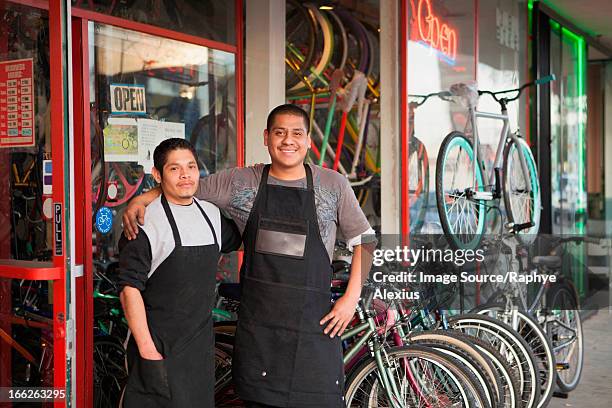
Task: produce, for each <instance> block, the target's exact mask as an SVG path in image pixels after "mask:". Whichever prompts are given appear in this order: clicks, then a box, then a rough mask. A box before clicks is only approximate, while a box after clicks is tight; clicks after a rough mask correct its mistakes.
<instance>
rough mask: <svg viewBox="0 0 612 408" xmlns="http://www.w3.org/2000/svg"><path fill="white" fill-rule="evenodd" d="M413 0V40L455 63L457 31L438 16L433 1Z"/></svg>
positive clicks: (411, 4)
mask: <svg viewBox="0 0 612 408" xmlns="http://www.w3.org/2000/svg"><path fill="white" fill-rule="evenodd" d="M415 1H416V0H411V2H410V6H411V8H412V13H413V16H414V17H413V18H414V20H415V21H413V22H414V24H413V27H414V28H413V30H412V33H411V39H413V40H415V41H420V42H423V43H425V44H426V45H427V46H429V47H431V48H433V49H435V50H437V51H439V52H440V53H441V54H442V55H443V56H444V57H446V59H448V60H449V61H450V62H452V63H454V62H455V60H456V59H457V31H456V30H455V29H454V28H452V27H451V26H450V25H449V24H448V23H447V22H445V21H444V20H443V18H442V17H440V16H439V15H437V14H436V13H435V11H434V9H433V6H432V4H431V3H432V0H418V1H417V2H416V3H415Z"/></svg>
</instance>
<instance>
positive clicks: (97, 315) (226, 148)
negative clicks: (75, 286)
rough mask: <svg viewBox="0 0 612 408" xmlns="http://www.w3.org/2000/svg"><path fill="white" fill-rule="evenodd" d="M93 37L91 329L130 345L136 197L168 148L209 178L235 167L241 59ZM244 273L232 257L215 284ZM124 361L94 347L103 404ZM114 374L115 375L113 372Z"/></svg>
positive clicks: (99, 33) (101, 34)
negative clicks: (122, 267)
mask: <svg viewBox="0 0 612 408" xmlns="http://www.w3.org/2000/svg"><path fill="white" fill-rule="evenodd" d="M88 37H89V38H88V44H89V50H88V51H89V52H88V55H89V79H90V83H89V89H90V91H89V97H90V101H89V102H90V118H91V122H90V123H91V125H90V134H91V181H92V212H91V216H92V219H93V240H92V245H93V249H92V252H93V268H92V270H93V272H94V277H93V282H94V287H93V289H94V293H93V297H94V299H93V300H94V316H93V318H94V322H93V327H94V336H96V339H99V338H102V339H110V340H112V341H113V344H122V343H123V342H124V341H125V340H126V336H127V325H126V323H125V320H123V319H122V313H121V305H120V303H119V299H118V295H119V293H118V290H117V289H118V288H117V286H116V278H117V275H116V272H117V266H118V256H119V248H118V242H119V239H120V238H121V235H122V232H123V230H122V225H121V216H122V214H123V211H124V210H125V208H126V207H127V204H128V202H129V200H130V199H131V198H133V197H134V196H136V195H138V194H140V193H142V192H144V191H147V190H149V189H150V188H152V187H154V186H155V182H154V180H153V177H152V175H151V169H152V167H153V152H154V150H155V147H156V146H157V145H158V144H159V143H160V142H161V141H162V140H165V139H167V138H170V137H178V138H184V139H186V140H188V141H190V142H191V143H192V144H193V145H194V147H195V149H196V152H197V160H198V167H199V169H200V176H201V177H205V176H207V175H209V174H211V173H215V172H218V171H220V170H223V169H226V168H232V167H235V166H236V164H237V161H236V158H237V154H236V153H237V152H236V140H237V137H236V120H237V119H236V78H235V65H236V61H235V58H236V57H235V55H234V54H232V53H227V52H224V51H219V50H215V49H212V48H208V47H203V46H200V45H195V44H191V43H186V42H181V41H176V40H173V39H169V38H164V37H159V36H153V35H149V34H145V33H141V32H136V31H131V30H127V29H123V28H118V27H114V26H111V25H106V24H100V23H93V22H90V23H89V28H88ZM237 271H238V268H237V256H236V255H235V254H232V256H225V257H223V258H222V260H221V261H220V263H219V270H218V275H217V279H218V280H219V281H222V280H233V279H235V277H236V274H237ZM122 361H123V349H122V348H121V347H114V346H112V344H111V345H110V346H108V342H95V343H94V364H95V370H96V371H95V372H94V398H95V401H96V406H116V405H117V403H118V400H119V397H120V393H121V389H122V387H123V385H124V382H125V371H124V370H121V369H120V368H121V367H123V365H122V364H121V362H122ZM109 362H110V363H109ZM117 362H119V363H118V364H117ZM109 367H111V368H112V367H116V368H117V370H115V371H111V372H110V373H108V372H107V370H108V369H109ZM97 373H103V374H104V375H103V376H102V377H98V376H97ZM107 383H108V384H107Z"/></svg>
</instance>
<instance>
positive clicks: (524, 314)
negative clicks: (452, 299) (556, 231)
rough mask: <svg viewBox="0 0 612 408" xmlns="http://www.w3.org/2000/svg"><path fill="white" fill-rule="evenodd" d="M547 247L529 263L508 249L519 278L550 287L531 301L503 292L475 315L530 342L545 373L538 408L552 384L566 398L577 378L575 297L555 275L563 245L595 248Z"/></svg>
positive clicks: (522, 252)
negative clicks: (540, 277) (544, 278)
mask: <svg viewBox="0 0 612 408" xmlns="http://www.w3.org/2000/svg"><path fill="white" fill-rule="evenodd" d="M549 242H550V244H551V254H550V255H547V256H535V257H533V258H531V259H529V258H528V255H529V254H528V252H527V251H526V248H525V247H518V248H513V250H512V251H511V256H512V257H514V258H515V259H516V260H517V265H518V271H519V273H521V274H525V273H530V272H535V273H536V274H541V273H546V274H548V275H554V276H555V277H556V282H555V283H554V284H552V283H550V282H547V283H540V284H539V286H538V287H537V291H536V293H535V295H534V296H533V300H529V299H528V297H527V293H526V288H523V287H511V288H503V289H501V290H498V291H496V292H495V293H494V294H493V296H492V297H491V298H492V299H493V300H491V301H490V302H487V303H485V304H484V305H482V306H480V307H479V308H477V309H476V311H477V312H478V313H484V314H488V315H490V316H493V317H496V318H499V319H501V320H503V321H506V322H509V323H511V325H512V326H513V327H514V328H515V329H518V331H519V332H520V333H521V334H522V335H523V336H524V337H525V338H526V339H527V340H528V341H529V342H530V343H532V344H534V343H535V348H536V350H535V351H536V356H538V359H539V360H540V366H541V367H542V368H544V369H545V370H544V371H543V373H544V374H545V378H544V381H543V383H542V400H541V401H542V402H541V404H539V405H538V407H540V406H544V404H545V403H546V402H548V400H549V399H550V398H551V397H552V395H553V391H554V390H553V384H554V383H555V382H556V384H557V386H558V388H559V390H560V391H561V392H563V393H567V392H570V391H572V390H573V389H575V388H576V386H577V385H578V383H579V381H580V376H581V373H582V366H583V356H584V339H583V334H582V322H581V319H580V312H579V310H578V305H579V298H578V294H577V292H576V289H575V287H574V285H573V283H572V281H571V280H569V279H566V278H565V277H564V276H562V274H561V268H562V259H563V258H562V257H563V254H564V253H565V252H566V251H565V248H564V245H565V244H570V243H573V244H582V243H584V242H590V243H599V241H598V240H593V239H590V238H588V237H565V238H557V239H552V240H549ZM526 261H530V262H526ZM537 350H539V351H540V352H539V353H538V352H537Z"/></svg>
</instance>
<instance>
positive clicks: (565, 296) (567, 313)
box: [546, 284, 584, 392]
mask: <svg viewBox="0 0 612 408" xmlns="http://www.w3.org/2000/svg"><path fill="white" fill-rule="evenodd" d="M546 298H547V302H546V304H547V308H548V310H549V314H550V315H552V317H553V319H552V320H549V319H548V318H547V323H546V333H548V335H549V336H550V338H551V340H552V346H553V352H554V354H555V361H556V363H557V367H560V369H559V368H557V385H558V386H559V389H561V391H563V392H570V391H572V390H574V389H575V388H576V386H578V383H579V382H580V376H581V375H582V365H583V363H584V361H583V360H584V339H583V334H582V321H581V319H580V312H579V311H578V301H577V298H576V293H575V292H574V291H573V290H572V288H571V287H570V286H568V285H565V284H560V285H555V286H553V287H552V288H550V289H549V291H548V293H547V294H546Z"/></svg>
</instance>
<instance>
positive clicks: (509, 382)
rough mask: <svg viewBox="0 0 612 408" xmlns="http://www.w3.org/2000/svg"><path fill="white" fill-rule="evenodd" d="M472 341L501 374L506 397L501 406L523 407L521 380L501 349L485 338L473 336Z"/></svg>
mask: <svg viewBox="0 0 612 408" xmlns="http://www.w3.org/2000/svg"><path fill="white" fill-rule="evenodd" d="M472 341H473V342H474V345H475V346H476V348H477V349H478V350H480V352H481V353H482V354H483V355H484V356H485V357H487V358H488V359H489V360H490V361H491V364H492V365H493V367H494V368H495V370H496V371H497V373H498V375H499V378H500V380H501V385H502V392H503V397H504V398H503V400H502V401H503V403H502V404H500V406H501V407H504V408H521V407H522V406H523V403H522V401H521V395H520V393H519V380H518V377H517V376H516V375H515V373H514V372H513V370H512V368H511V367H510V365H509V364H508V362H507V361H506V360H505V359H504V357H503V356H502V355H501V353H500V352H499V351H497V350H496V349H495V348H494V347H493V346H492V345H490V344H488V343H486V342H485V341H484V340H481V339H479V338H477V337H472Z"/></svg>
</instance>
